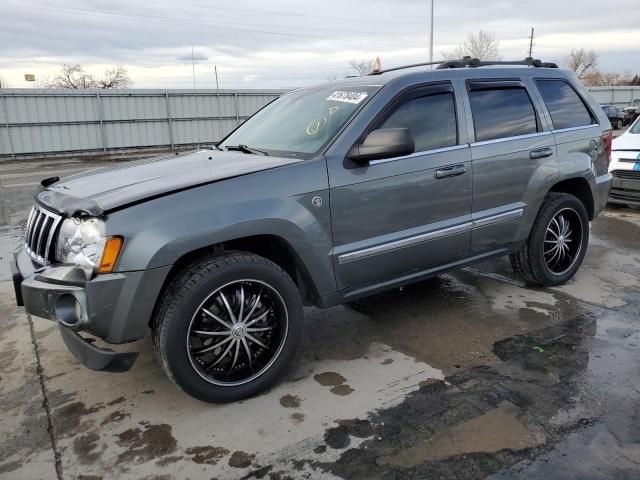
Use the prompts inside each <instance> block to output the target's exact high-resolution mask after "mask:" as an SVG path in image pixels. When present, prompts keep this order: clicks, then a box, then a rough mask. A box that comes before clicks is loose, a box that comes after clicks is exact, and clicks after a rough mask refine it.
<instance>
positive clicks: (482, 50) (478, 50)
mask: <svg viewBox="0 0 640 480" xmlns="http://www.w3.org/2000/svg"><path fill="white" fill-rule="evenodd" d="M442 56H443V57H444V58H445V59H447V60H457V59H459V58H462V57H465V56H469V57H471V58H478V59H480V60H500V59H502V57H501V56H500V42H499V41H498V40H497V39H496V36H495V35H494V34H493V33H491V32H486V31H484V30H480V31H479V32H478V33H477V34H475V35H474V34H473V33H471V34H469V36H468V37H467V39H466V40H465V41H464V42H463V43H462V44H461V45H458V46H457V47H456V48H454V49H453V50H449V51H444V52H442Z"/></svg>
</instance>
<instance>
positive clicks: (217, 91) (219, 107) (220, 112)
mask: <svg viewBox="0 0 640 480" xmlns="http://www.w3.org/2000/svg"><path fill="white" fill-rule="evenodd" d="M213 72H214V73H215V75H216V97H218V98H217V100H218V129H219V131H220V138H219V139H218V141H220V140H222V136H223V134H222V105H221V103H220V85H219V84H218V66H217V65H214V66H213Z"/></svg>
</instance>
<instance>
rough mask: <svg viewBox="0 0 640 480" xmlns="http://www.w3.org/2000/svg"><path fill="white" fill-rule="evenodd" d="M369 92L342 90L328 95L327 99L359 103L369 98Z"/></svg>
mask: <svg viewBox="0 0 640 480" xmlns="http://www.w3.org/2000/svg"><path fill="white" fill-rule="evenodd" d="M368 95H369V94H368V93H366V92H342V91H337V92H333V93H332V94H331V95H329V96H328V97H327V100H332V101H334V102H346V103H355V104H358V103H360V102H362V101H363V100H364V99H365V98H367V96H368Z"/></svg>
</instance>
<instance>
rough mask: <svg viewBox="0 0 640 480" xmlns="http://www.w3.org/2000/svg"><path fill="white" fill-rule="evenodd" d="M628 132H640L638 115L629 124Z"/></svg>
mask: <svg viewBox="0 0 640 480" xmlns="http://www.w3.org/2000/svg"><path fill="white" fill-rule="evenodd" d="M629 133H635V134H638V133H640V117H638V119H637V120H636V121H635V122H633V125H631V128H630V129H629Z"/></svg>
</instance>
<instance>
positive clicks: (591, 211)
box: [547, 177, 595, 220]
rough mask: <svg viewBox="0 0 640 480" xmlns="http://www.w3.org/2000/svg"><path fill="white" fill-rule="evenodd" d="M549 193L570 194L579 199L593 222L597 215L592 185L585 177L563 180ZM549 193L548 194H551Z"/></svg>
mask: <svg viewBox="0 0 640 480" xmlns="http://www.w3.org/2000/svg"><path fill="white" fill-rule="evenodd" d="M549 192H557V193H568V194H570V195H573V196H574V197H577V198H578V200H580V201H581V202H582V204H583V205H584V207H585V208H586V209H587V215H588V217H589V220H593V218H594V215H595V202H594V200H593V191H592V190H591V185H589V182H588V181H587V180H586V179H585V178H584V177H573V178H567V179H564V180H561V181H559V182H557V183H556V184H554V185H553V186H552V187H551V188H550V189H549ZM549 192H547V193H549Z"/></svg>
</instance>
